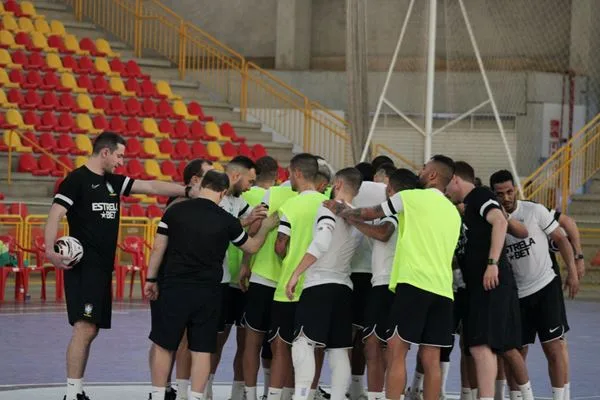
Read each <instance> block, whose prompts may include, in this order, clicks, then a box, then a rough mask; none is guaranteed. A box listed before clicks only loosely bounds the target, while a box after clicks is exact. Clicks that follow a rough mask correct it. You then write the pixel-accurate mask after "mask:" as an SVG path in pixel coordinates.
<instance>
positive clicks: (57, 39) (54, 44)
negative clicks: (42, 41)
mask: <svg viewBox="0 0 600 400" xmlns="http://www.w3.org/2000/svg"><path fill="white" fill-rule="evenodd" d="M52 22H53V23H54V21H52ZM48 46H49V47H50V48H52V49H54V50H55V51H58V52H59V53H61V54H73V53H74V52H73V51H71V50H69V49H67V47H66V46H65V41H64V40H63V37H62V36H59V35H55V34H52V35H50V36H48Z"/></svg>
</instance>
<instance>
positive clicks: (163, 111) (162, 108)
mask: <svg viewBox="0 0 600 400" xmlns="http://www.w3.org/2000/svg"><path fill="white" fill-rule="evenodd" d="M156 116H157V117H158V118H174V117H175V114H173V108H172V107H171V104H170V103H169V102H168V101H167V100H164V99H163V100H161V101H159V102H158V104H157V105H156Z"/></svg>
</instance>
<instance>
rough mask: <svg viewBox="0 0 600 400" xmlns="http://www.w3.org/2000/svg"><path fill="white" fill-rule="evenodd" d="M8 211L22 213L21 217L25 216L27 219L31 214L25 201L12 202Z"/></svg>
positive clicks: (15, 213)
mask: <svg viewBox="0 0 600 400" xmlns="http://www.w3.org/2000/svg"><path fill="white" fill-rule="evenodd" d="M8 212H9V213H10V214H13V215H20V216H21V217H23V219H25V218H26V217H27V215H28V214H29V210H28V209H27V204H25V203H12V204H11V205H10V208H9V211H8Z"/></svg>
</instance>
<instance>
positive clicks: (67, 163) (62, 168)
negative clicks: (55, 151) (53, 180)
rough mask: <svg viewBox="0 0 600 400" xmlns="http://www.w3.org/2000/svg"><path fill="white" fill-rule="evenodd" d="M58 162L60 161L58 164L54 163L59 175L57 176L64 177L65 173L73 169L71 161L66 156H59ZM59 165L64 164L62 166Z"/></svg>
mask: <svg viewBox="0 0 600 400" xmlns="http://www.w3.org/2000/svg"><path fill="white" fill-rule="evenodd" d="M58 161H60V163H56V171H57V172H58V173H59V174H60V175H59V176H62V175H64V174H65V172H69V171H72V170H74V169H75V165H74V164H73V161H72V160H71V159H70V158H69V157H67V156H64V155H63V156H59V157H58ZM61 163H62V164H64V166H63V165H62V164H61ZM65 167H66V168H65Z"/></svg>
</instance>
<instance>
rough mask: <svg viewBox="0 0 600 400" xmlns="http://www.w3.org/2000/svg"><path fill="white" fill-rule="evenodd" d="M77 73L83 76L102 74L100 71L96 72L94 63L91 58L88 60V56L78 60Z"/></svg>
mask: <svg viewBox="0 0 600 400" xmlns="http://www.w3.org/2000/svg"><path fill="white" fill-rule="evenodd" d="M78 65H79V71H78V73H83V74H93V75H102V74H103V73H102V72H101V71H98V70H97V69H96V66H95V65H94V61H92V59H91V58H89V57H88V56H83V57H81V58H80V59H79V64H78Z"/></svg>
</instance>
